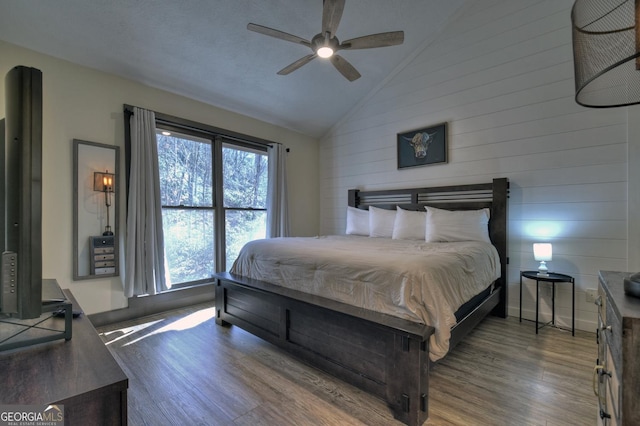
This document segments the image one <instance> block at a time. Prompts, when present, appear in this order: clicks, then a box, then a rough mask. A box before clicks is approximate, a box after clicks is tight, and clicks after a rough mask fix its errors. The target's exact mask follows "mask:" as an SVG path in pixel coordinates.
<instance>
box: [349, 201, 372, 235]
mask: <svg viewBox="0 0 640 426" xmlns="http://www.w3.org/2000/svg"><path fill="white" fill-rule="evenodd" d="M346 233H347V235H366V236H367V237H368V236H369V212H368V211H367V210H362V209H357V208H355V207H351V206H348V207H347V231H346Z"/></svg>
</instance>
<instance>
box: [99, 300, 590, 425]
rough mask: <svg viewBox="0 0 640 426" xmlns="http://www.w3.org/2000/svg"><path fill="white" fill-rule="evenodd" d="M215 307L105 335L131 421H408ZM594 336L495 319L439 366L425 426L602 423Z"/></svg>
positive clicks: (106, 330) (110, 329)
mask: <svg viewBox="0 0 640 426" xmlns="http://www.w3.org/2000/svg"><path fill="white" fill-rule="evenodd" d="M213 315H214V308H213V306H211V305H198V306H194V307H191V308H186V309H181V310H176V311H170V312H167V313H164V314H159V315H154V316H150V317H146V318H142V319H138V320H135V321H128V322H124V323H118V324H112V325H109V326H103V327H100V328H99V329H98V331H99V333H100V335H101V337H102V339H103V340H104V342H105V343H106V344H107V347H108V348H109V349H110V350H111V352H112V353H113V354H114V356H115V358H116V360H117V361H118V362H119V363H120V365H121V366H122V368H123V370H124V371H125V373H126V374H127V376H128V377H129V396H128V401H129V424H130V425H133V426H136V425H153V426H161V425H177V424H180V425H230V426H240V425H247V426H248V425H252V426H253V425H279V426H280V425H395V424H397V425H400V424H401V423H400V422H397V421H396V420H394V419H393V417H392V415H391V413H390V411H389V410H388V408H387V407H386V405H385V403H384V402H383V401H381V400H379V399H377V398H375V397H373V396H371V395H368V394H367V393H365V392H362V391H360V390H358V389H356V388H354V387H353V386H350V385H347V384H345V383H343V382H341V381H340V380H337V379H335V378H333V377H331V376H329V375H327V374H324V373H323V372H321V371H318V370H316V369H314V368H311V367H309V366H307V365H305V364H303V363H301V362H299V361H297V360H296V359H294V358H292V357H290V356H289V355H287V354H286V353H284V352H283V351H281V350H279V349H277V348H275V347H274V346H272V345H270V344H268V343H266V342H264V341H262V340H260V339H258V338H256V337H254V336H252V335H250V334H248V333H246V332H245V331H243V330H241V329H240V328H238V327H230V328H226V327H220V326H217V325H216V324H215V321H214V320H213ZM595 356H596V344H595V334H593V333H585V332H580V331H576V336H575V337H572V336H571V333H570V332H566V331H563V330H559V329H554V328H544V329H542V330H540V334H539V335H536V334H535V328H534V325H533V323H531V322H528V321H523V322H522V323H519V322H518V319H517V318H515V319H514V318H508V319H506V320H505V319H500V318H494V317H489V318H487V319H486V320H485V321H484V322H483V323H482V324H481V325H480V326H479V327H477V328H476V329H475V330H474V331H473V332H472V333H471V334H470V335H469V336H468V337H467V338H466V339H465V340H464V341H463V342H462V343H460V344H459V345H458V346H457V347H456V348H455V350H454V351H453V352H452V353H451V354H449V355H448V356H447V357H446V358H445V359H444V360H442V361H441V362H440V363H438V364H437V365H435V366H434V367H433V368H432V371H431V376H430V377H431V381H430V386H429V392H430V397H429V414H430V416H429V420H428V421H427V422H426V423H425V424H426V425H464V426H468V425H491V426H494V425H505V426H506V425H509V426H513V425H518V426H520V425H536V426H538V425H580V426H582V425H595V423H596V421H595V420H596V405H597V403H596V397H595V396H594V395H593V391H592V388H591V385H592V384H591V374H592V370H593V365H594V364H595Z"/></svg>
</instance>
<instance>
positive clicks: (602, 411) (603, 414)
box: [600, 408, 611, 420]
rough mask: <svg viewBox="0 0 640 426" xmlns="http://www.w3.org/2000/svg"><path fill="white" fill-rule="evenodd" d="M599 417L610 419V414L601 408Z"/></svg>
mask: <svg viewBox="0 0 640 426" xmlns="http://www.w3.org/2000/svg"><path fill="white" fill-rule="evenodd" d="M600 418H601V419H603V420H604V419H610V418H611V414H609V413H607V412H606V411H604V410H603V409H602V408H601V409H600Z"/></svg>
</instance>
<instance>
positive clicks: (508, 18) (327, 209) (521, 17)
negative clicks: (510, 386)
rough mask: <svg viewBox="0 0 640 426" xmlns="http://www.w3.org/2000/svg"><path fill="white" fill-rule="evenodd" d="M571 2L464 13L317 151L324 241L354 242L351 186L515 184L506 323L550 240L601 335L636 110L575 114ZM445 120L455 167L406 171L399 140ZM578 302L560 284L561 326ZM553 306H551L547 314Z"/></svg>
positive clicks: (623, 252)
mask: <svg viewBox="0 0 640 426" xmlns="http://www.w3.org/2000/svg"><path fill="white" fill-rule="evenodd" d="M572 4H573V1H572V0H547V1H533V0H474V1H468V2H466V4H465V6H464V7H463V8H461V9H460V11H459V13H458V14H457V16H456V17H455V18H453V19H452V20H451V22H449V23H448V24H447V25H446V26H445V27H444V29H443V30H442V31H441V32H440V33H439V34H438V35H437V36H436V37H435V38H433V39H432V40H429V41H428V42H427V43H425V44H424V45H423V49H421V51H420V52H416V55H415V56H414V57H413V59H412V60H410V61H409V62H407V63H406V64H404V66H402V67H400V68H399V70H397V71H396V72H395V73H394V74H393V75H392V76H391V77H390V78H389V79H388V80H387V81H386V83H385V84H384V85H382V86H381V87H379V88H378V89H377V90H376V91H375V92H374V93H372V94H371V95H370V96H369V97H368V98H367V99H366V100H365V101H363V102H361V104H360V105H359V106H358V107H357V108H356V109H355V110H354V111H352V112H351V114H349V115H348V116H347V117H345V119H344V120H342V122H341V123H339V124H338V125H336V126H335V127H334V128H333V129H332V130H331V131H330V132H329V134H327V135H326V136H325V137H324V138H323V140H322V141H321V145H320V170H321V172H320V173H321V176H320V186H321V202H320V205H321V214H320V217H321V232H322V233H324V234H331V233H344V227H345V206H346V204H347V190H348V189H349V188H354V187H359V188H363V189H374V188H392V187H421V186H435V185H449V184H462V183H472V182H484V181H490V180H491V179H492V178H494V177H507V178H509V180H510V183H511V197H510V205H509V232H510V237H509V257H510V265H509V277H508V281H509V283H510V286H509V312H510V314H511V315H516V316H517V315H518V308H519V286H518V283H519V272H520V270H523V269H536V268H537V263H536V262H535V261H534V259H533V250H532V243H533V242H536V241H550V242H552V243H553V249H554V257H553V261H552V262H549V267H550V270H552V271H555V272H560V273H566V274H571V275H573V276H574V277H575V278H576V291H577V296H576V321H577V323H576V324H577V326H578V328H580V329H585V330H589V331H592V330H594V327H595V319H596V316H595V312H596V311H595V307H594V306H593V304H592V303H587V301H586V297H585V290H587V289H591V288H596V286H597V274H598V270H626V268H627V132H628V129H627V111H626V109H625V108H614V109H604V110H603V109H587V108H583V107H580V106H579V105H577V104H576V103H575V101H574V80H573V57H572V49H571V21H570V12H571V6H572ZM371 54H375V52H374V51H372V52H371ZM441 122H447V123H448V126H449V127H448V138H449V151H448V153H449V161H448V163H447V164H439V165H431V166H424V167H417V168H412V169H403V170H397V160H396V134H397V133H399V132H404V131H408V130H412V129H416V128H421V127H426V126H428V125H432V124H437V123H441ZM543 228H547V229H548V228H550V229H551V231H552V232H553V234H552V235H550V236H543V235H541V233H542V232H543ZM534 289H535V282H533V283H532V282H527V281H525V291H524V303H523V309H524V315H525V318H533V317H534V315H535V304H534V299H533V294H534ZM549 292H550V290H549V289H543V291H542V294H543V296H548V294H549ZM570 301H571V293H570V286H569V285H560V286H559V292H558V299H557V301H556V303H557V304H556V314H557V315H559V323H561V324H570V314H571V302H570ZM550 303H551V302H550V298H546V297H543V298H542V302H541V306H542V309H543V312H544V313H545V316H547V317H548V313H549V306H550Z"/></svg>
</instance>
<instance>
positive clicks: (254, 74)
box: [0, 0, 465, 137]
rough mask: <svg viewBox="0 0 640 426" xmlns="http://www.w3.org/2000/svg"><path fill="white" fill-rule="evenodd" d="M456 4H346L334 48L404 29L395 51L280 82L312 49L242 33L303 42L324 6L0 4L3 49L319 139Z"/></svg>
mask: <svg viewBox="0 0 640 426" xmlns="http://www.w3.org/2000/svg"><path fill="white" fill-rule="evenodd" d="M464 1H465V0H446V1H445V0H347V2H346V6H345V9H344V14H343V17H342V21H341V23H340V26H339V27H338V31H337V34H336V35H337V37H338V38H339V39H340V40H347V39H350V38H354V37H359V36H363V35H369V34H373V33H380V32H386V31H397V30H402V31H404V32H405V41H404V44H403V45H400V46H393V47H384V48H377V49H365V50H351V51H343V52H341V53H340V54H341V56H343V57H344V58H345V59H347V60H348V61H349V62H351V64H352V65H354V66H355V67H356V68H357V69H358V71H359V72H360V73H361V74H362V77H361V78H360V79H358V80H356V81H355V82H349V81H347V80H346V79H345V78H344V77H342V75H341V74H340V73H339V72H338V71H337V70H336V69H335V68H334V67H333V66H332V65H331V64H330V63H329V62H326V61H323V60H321V59H315V60H313V61H312V62H310V63H309V64H307V65H305V66H303V67H302V68H300V69H298V70H297V71H294V72H293V73H291V74H289V75H287V76H279V75H276V72H277V71H279V70H280V69H282V68H283V67H284V66H286V65H288V64H290V63H292V62H293V61H295V60H297V59H299V58H301V57H302V56H305V55H306V54H308V53H310V50H309V49H308V48H307V47H305V46H302V45H297V44H293V43H290V42H286V41H282V40H278V39H275V38H272V37H267V36H264V35H261V34H257V33H254V32H250V31H248V30H247V29H246V27H247V24H248V23H250V22H253V23H256V24H260V25H264V26H267V27H271V28H275V29H278V30H280V31H284V32H287V33H290V34H294V35H297V36H299V37H302V38H304V39H307V40H310V39H311V38H312V37H313V36H314V35H315V34H317V33H319V32H320V27H321V20H322V0H225V1H222V0H0V40H4V41H6V42H9V43H12V44H16V45H18V46H22V47H25V48H28V49H31V50H35V51H38V52H42V53H46V54H48V55H51V56H54V57H57V58H61V59H65V60H67V61H70V62H73V63H76V64H79V65H83V66H87V67H90V68H94V69H98V70H101V71H105V72H109V73H112V74H116V75H119V76H122V77H126V78H129V79H132V80H134V81H138V82H141V83H143V84H146V85H149V86H153V87H157V88H160V89H163V90H167V91H169V92H173V93H176V94H180V95H183V96H186V97H189V98H192V99H196V100H199V101H201V102H205V103H207V104H211V105H214V106H217V107H221V108H224V109H227V110H231V111H235V112H239V113H241V114H244V115H248V116H251V117H254V118H257V119H260V120H263V121H266V122H269V123H273V124H276V125H279V126H283V127H286V128H289V129H293V130H296V131H299V132H301V133H304V134H307V135H310V136H313V137H320V136H322V135H323V134H324V133H326V132H327V131H328V130H329V129H330V128H331V127H332V126H333V125H335V124H336V123H337V122H339V121H340V120H341V118H342V117H343V116H344V115H345V114H347V113H348V112H349V111H350V110H352V109H353V108H354V106H355V105H356V104H358V102H359V101H360V100H361V99H362V98H363V97H365V96H367V95H368V94H369V93H371V92H372V91H373V90H375V89H376V88H377V87H379V86H380V84H381V83H382V81H383V80H385V78H386V77H387V76H389V74H390V73H392V72H393V71H394V70H396V69H397V68H398V66H400V65H402V64H403V63H404V62H405V61H406V60H407V58H410V57H411V56H412V55H414V54H415V53H417V52H418V51H419V50H421V49H423V48H424V47H425V45H426V43H428V42H429V41H430V40H432V39H433V37H435V34H436V32H437V31H439V30H440V29H441V28H442V26H443V25H444V24H445V23H446V22H447V20H448V19H450V18H451V16H452V15H453V14H454V13H455V12H456V10H457V9H458V8H459V7H460V6H461V5H462V4H464ZM16 65H20V64H16Z"/></svg>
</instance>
